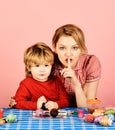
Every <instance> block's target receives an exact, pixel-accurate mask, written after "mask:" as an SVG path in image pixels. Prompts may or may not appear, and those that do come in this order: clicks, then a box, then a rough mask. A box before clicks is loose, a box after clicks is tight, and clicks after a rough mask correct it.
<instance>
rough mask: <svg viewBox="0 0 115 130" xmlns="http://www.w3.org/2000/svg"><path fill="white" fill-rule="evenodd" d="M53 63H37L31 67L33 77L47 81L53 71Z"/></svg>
mask: <svg viewBox="0 0 115 130" xmlns="http://www.w3.org/2000/svg"><path fill="white" fill-rule="evenodd" d="M51 69H52V65H51V64H49V63H44V64H35V65H33V66H32V67H31V69H30V71H31V74H32V77H33V78H34V79H36V80H38V81H41V82H44V81H47V79H48V77H49V75H50V73H51Z"/></svg>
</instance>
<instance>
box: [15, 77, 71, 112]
mask: <svg viewBox="0 0 115 130" xmlns="http://www.w3.org/2000/svg"><path fill="white" fill-rule="evenodd" d="M41 96H45V98H46V99H47V101H49V100H50V101H54V102H57V104H58V106H59V108H63V107H68V105H69V101H68V96H67V93H66V90H65V88H64V86H63V84H62V82H61V79H59V78H57V77H52V78H50V79H49V80H47V81H45V82H40V81H37V80H35V79H33V78H32V77H27V78H25V79H24V80H23V81H21V83H20V86H19V88H18V90H17V92H16V95H15V97H14V99H15V100H16V102H17V104H16V105H15V108H18V109H30V110H36V109H37V100H38V98H39V97H41Z"/></svg>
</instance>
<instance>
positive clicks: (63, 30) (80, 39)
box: [52, 24, 87, 53]
mask: <svg viewBox="0 0 115 130" xmlns="http://www.w3.org/2000/svg"><path fill="white" fill-rule="evenodd" d="M61 36H71V37H73V38H74V40H75V41H76V43H77V44H78V46H79V48H80V49H81V51H82V52H84V53H87V47H86V46H85V37H84V33H83V31H82V30H81V29H80V28H79V27H77V26H76V25H74V24H66V25H63V26H61V27H59V28H58V29H57V30H56V31H55V33H54V36H53V39H52V46H53V48H56V44H57V42H58V40H59V38H60V37H61Z"/></svg>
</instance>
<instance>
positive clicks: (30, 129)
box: [0, 108, 115, 130]
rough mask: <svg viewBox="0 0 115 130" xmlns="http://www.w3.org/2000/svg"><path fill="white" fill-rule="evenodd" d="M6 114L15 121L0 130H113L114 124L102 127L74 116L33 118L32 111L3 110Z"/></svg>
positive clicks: (74, 109) (0, 127)
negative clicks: (13, 116) (14, 117)
mask: <svg viewBox="0 0 115 130" xmlns="http://www.w3.org/2000/svg"><path fill="white" fill-rule="evenodd" d="M78 109H79V108H65V109H64V110H66V111H76V110H78ZM84 110H86V109H84ZM85 112H86V111H85ZM8 114H14V115H16V119H17V121H16V122H14V123H5V124H3V125H0V130H92V129H93V130H115V122H113V124H112V125H111V126H107V127H104V126H101V125H99V124H94V123H88V122H85V121H84V118H78V117H77V116H76V115H71V116H66V117H65V118H59V117H57V118H52V117H50V118H47V117H44V118H33V116H32V115H33V111H32V110H18V109H9V108H4V117H5V116H7V115H8Z"/></svg>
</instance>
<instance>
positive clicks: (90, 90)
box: [74, 80, 99, 107]
mask: <svg viewBox="0 0 115 130" xmlns="http://www.w3.org/2000/svg"><path fill="white" fill-rule="evenodd" d="M98 84H99V80H97V81H93V82H90V83H86V84H85V86H84V89H82V87H81V84H80V83H79V84H77V86H74V90H75V96H76V104H77V106H78V107H87V104H86V100H87V99H95V98H96V94H97V88H98Z"/></svg>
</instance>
